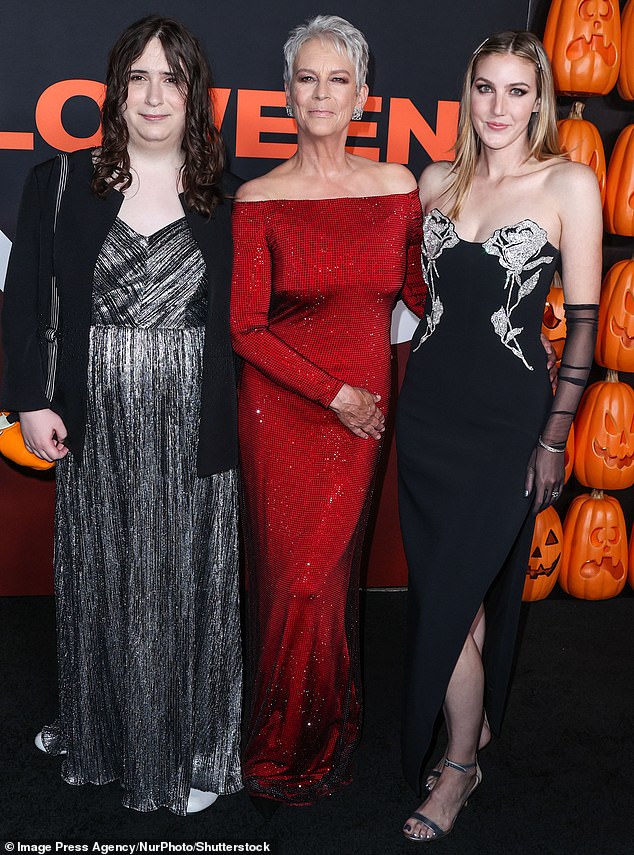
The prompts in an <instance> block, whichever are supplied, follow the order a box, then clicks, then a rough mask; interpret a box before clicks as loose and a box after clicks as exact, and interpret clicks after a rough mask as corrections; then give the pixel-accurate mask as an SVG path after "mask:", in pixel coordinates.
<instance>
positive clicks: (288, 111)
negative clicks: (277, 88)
mask: <svg viewBox="0 0 634 855" xmlns="http://www.w3.org/2000/svg"><path fill="white" fill-rule="evenodd" d="M286 115H287V116H288V118H289V119H294V118H295V113H293V107H292V106H291V105H290V104H287V105H286Z"/></svg>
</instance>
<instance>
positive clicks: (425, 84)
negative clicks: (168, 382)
mask: <svg viewBox="0 0 634 855" xmlns="http://www.w3.org/2000/svg"><path fill="white" fill-rule="evenodd" d="M7 6H8V7H9V8H7ZM542 7H544V8H547V4H546V3H541V4H540V3H537V4H536V3H531V2H527V0H487V2H486V3H474V2H471V0H445V2H443V3H436V2H418V3H413V2H411V0H393V2H391V3H389V4H385V3H378V2H371V0H358V2H350V1H349V2H344V0H341V2H339V3H337V4H336V7H335V8H332V7H329V8H328V9H325V10H324V9H320V8H319V7H318V6H317V7H316V6H315V5H314V4H313V3H305V2H298V0H293V2H290V0H276V2H274V3H267V4H262V3H259V2H254V0H243V2H239V3H232V4H230V3H227V4H222V5H221V4H211V3H200V2H195V0H180V2H179V3H178V4H175V3H174V2H153V3H152V4H151V5H147V4H145V3H139V2H134V0H133V2H129V0H128V2H123V0H111V2H110V3H108V4H103V3H100V4H97V3H96V2H92V0H84V1H83V2H76V1H75V0H66V2H64V3H63V4H51V3H48V2H45V0H29V2H28V3H17V2H11V0H10V2H9V3H8V4H5V6H4V7H3V14H2V35H1V39H2V51H0V69H1V79H2V81H3V85H2V87H0V175H1V181H2V188H3V192H2V196H1V197H0V230H1V231H0V282H1V281H2V279H3V277H4V268H5V267H6V258H7V256H8V252H9V249H10V246H11V240H12V238H13V235H14V229H15V220H16V214H17V206H18V201H19V197H20V191H21V186H22V182H23V180H24V178H25V176H26V173H27V171H28V169H29V168H30V167H31V166H32V165H33V164H35V163H37V162H39V161H41V160H44V159H45V158H48V157H50V156H51V155H53V154H54V153H55V152H56V151H57V150H62V151H72V150H74V149H77V148H84V147H86V146H90V145H94V144H97V143H98V141H99V111H98V105H99V104H100V101H101V98H102V96H103V79H104V71H105V65H106V57H107V51H108V49H109V47H110V46H111V45H112V43H113V42H114V41H115V39H116V38H117V36H118V35H119V33H120V32H121V31H122V30H123V29H124V28H125V27H126V26H127V25H128V24H129V23H131V22H132V21H133V20H136V19H138V18H140V17H142V16H144V15H146V14H149V13H151V12H154V13H158V14H165V15H172V16H175V17H178V18H180V19H181V20H183V21H184V22H185V23H186V24H187V25H188V26H189V27H191V29H192V30H193V31H194V32H195V33H196V34H197V35H198V36H199V37H200V39H201V40H202V42H203V44H204V46H205V48H206V50H207V52H208V55H209V57H210V59H211V63H212V68H213V71H214V76H215V81H216V87H217V88H216V90H215V92H214V97H215V100H216V104H217V107H218V115H219V119H220V120H221V130H222V134H223V136H224V138H225V141H226V143H227V148H228V151H229V153H230V160H231V169H232V171H233V172H235V173H236V174H237V175H239V176H240V177H242V178H245V179H249V178H253V177H255V176H257V175H260V174H262V173H264V172H266V171H267V170H269V169H271V168H272V167H273V166H274V165H275V164H276V163H278V162H279V160H280V159H283V158H286V157H288V156H289V155H290V154H292V153H293V151H294V149H295V140H294V135H293V122H292V120H290V119H288V118H287V117H286V114H285V112H284V103H285V101H284V94H283V90H282V84H281V77H282V55H281V48H282V45H283V43H284V41H285V39H286V36H287V33H288V31H289V29H291V28H292V27H293V26H295V25H296V24H298V23H300V22H302V21H304V20H305V19H306V18H308V17H310V16H312V15H314V14H316V13H318V12H323V11H327V12H334V13H336V14H339V15H342V16H343V17H346V18H348V19H349V20H350V21H352V22H353V23H354V24H355V25H356V26H358V27H359V28H360V29H361V30H362V31H363V32H364V33H365V35H366V37H367V39H368V41H369V44H370V48H371V52H372V60H371V68H370V78H369V84H370V92H371V95H370V98H369V100H368V103H367V105H366V116H365V119H366V120H365V121H363V122H356V123H354V124H353V126H351V134H354V136H351V137H350V140H349V145H350V148H351V150H352V151H354V152H355V153H357V154H361V155H363V156H365V157H369V158H371V159H374V160H389V161H396V162H399V163H405V164H408V165H409V166H410V168H411V169H412V170H413V171H414V172H415V173H416V174H418V173H419V172H420V170H421V169H422V168H423V167H424V166H425V165H426V164H427V163H428V162H429V161H430V160H439V159H447V158H451V156H452V154H451V146H452V144H453V142H454V139H455V133H456V123H457V115H458V97H459V92H460V86H461V77H462V72H463V69H464V67H465V65H466V62H467V60H468V58H469V55H470V53H471V52H472V51H473V49H474V48H475V47H476V46H477V45H478V44H479V43H480V42H481V41H482V40H483V39H484V38H485V37H486V36H487V35H488V34H489V33H492V32H495V31H497V30H501V29H524V28H526V27H527V25H529V26H530V25H532V26H535V20H534V19H535V16H536V15H537V16H539V14H540V10H541V12H542V13H543V9H542ZM538 25H539V22H537V26H538ZM536 31H537V32H539V29H537V30H536ZM621 124H623V123H622V122H621ZM87 284H88V283H87ZM413 328H414V323H413V319H412V318H411V316H409V315H408V313H407V312H406V311H405V310H404V309H403V307H402V306H400V307H399V308H398V309H397V311H396V312H395V317H394V323H393V343H394V353H395V356H396V359H395V361H394V374H395V379H396V377H397V375H399V376H400V377H402V374H403V370H404V366H405V362H406V359H407V350H408V344H407V342H408V340H409V338H410V337H411V333H412V331H413ZM441 381H442V378H439V382H441ZM392 409H393V408H392ZM54 487H55V485H54V477H52V476H51V475H50V474H43V475H38V474H34V473H31V472H24V471H23V470H20V469H19V468H18V467H13V466H11V465H10V464H8V463H6V462H5V461H0V556H1V557H0V595H22V594H48V593H50V592H51V590H52V570H51V564H52V515H53V501H54ZM367 544H368V547H367V550H366V561H365V571H364V572H365V584H367V585H369V586H399V585H405V584H406V580H407V571H406V566H405V561H404V557H403V553H402V547H401V542H400V533H399V527H398V513H397V505H396V478H395V461H394V448H393V437H392V431H391V425H390V430H389V434H388V437H387V441H386V443H385V449H384V454H383V459H382V462H381V467H380V473H379V478H378V482H377V490H376V501H375V507H374V513H373V518H372V523H371V526H370V530H369V532H368V541H367Z"/></svg>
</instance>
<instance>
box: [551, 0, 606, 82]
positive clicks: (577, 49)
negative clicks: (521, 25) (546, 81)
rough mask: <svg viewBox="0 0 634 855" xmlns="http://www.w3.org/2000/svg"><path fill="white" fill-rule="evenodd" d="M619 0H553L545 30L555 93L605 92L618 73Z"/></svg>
mask: <svg viewBox="0 0 634 855" xmlns="http://www.w3.org/2000/svg"><path fill="white" fill-rule="evenodd" d="M620 46H621V17H620V11H619V4H618V0H581V2H580V0H553V2H552V3H551V4H550V11H549V13H548V20H547V22H546V29H545V32H544V47H545V48H546V52H547V53H548V56H549V57H550V60H551V63H552V66H553V74H554V77H555V88H556V89H557V91H558V92H564V93H567V94H572V95H574V94H579V95H607V94H608V92H609V91H610V90H611V89H612V88H613V87H614V85H615V84H616V81H617V78H618V75H619V59H620Z"/></svg>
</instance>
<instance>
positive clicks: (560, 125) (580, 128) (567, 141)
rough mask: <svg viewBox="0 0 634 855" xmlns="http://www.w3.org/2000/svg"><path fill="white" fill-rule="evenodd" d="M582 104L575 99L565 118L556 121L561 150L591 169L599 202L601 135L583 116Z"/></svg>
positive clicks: (601, 188)
mask: <svg viewBox="0 0 634 855" xmlns="http://www.w3.org/2000/svg"><path fill="white" fill-rule="evenodd" d="M584 106H585V105H584V104H583V103H582V102H581V101H575V103H574V104H573V105H572V108H571V110H570V114H569V116H568V118H567V119H561V121H559V122H557V133H558V135H559V144H560V146H561V150H562V151H564V152H566V154H567V155H568V157H569V158H570V159H571V160H574V161H575V162H576V163H585V164H586V166H589V167H590V169H592V170H593V172H594V174H595V175H596V176H597V181H598V182H599V191H600V193H601V202H603V201H604V199H605V183H606V164H605V152H604V150H603V141H602V139H601V135H600V133H599V131H598V129H597V128H596V126H595V125H593V124H592V122H588V121H586V120H585V119H584V118H582V116H583V108H584Z"/></svg>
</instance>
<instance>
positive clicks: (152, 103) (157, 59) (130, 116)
mask: <svg viewBox="0 0 634 855" xmlns="http://www.w3.org/2000/svg"><path fill="white" fill-rule="evenodd" d="M185 110H186V95H185V93H184V92H183V87H182V81H180V80H178V79H177V78H176V77H175V76H174V74H173V73H172V72H171V71H170V68H169V63H168V62H167V59H166V58H165V51H164V50H163V46H162V44H161V42H160V41H159V39H157V38H152V39H150V41H149V42H148V43H147V45H146V47H145V50H144V51H143V53H142V54H141V56H139V57H138V58H137V59H135V60H134V62H133V63H132V67H131V68H130V80H129V83H128V97H127V100H126V102H125V109H124V112H123V118H124V120H125V123H126V125H127V126H128V132H129V134H130V143H131V144H132V145H143V146H147V145H153V146H156V145H161V146H162V145H172V144H174V145H180V144H181V142H182V139H183V135H184V133H185Z"/></svg>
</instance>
